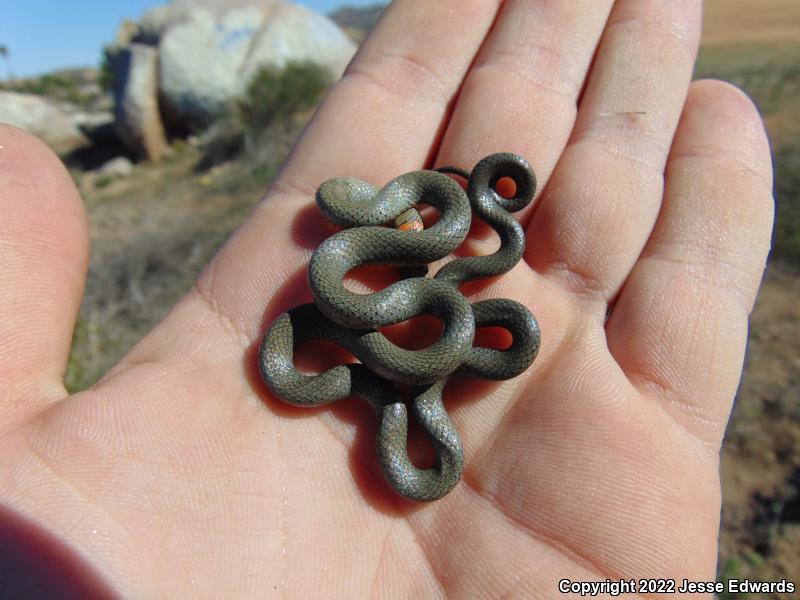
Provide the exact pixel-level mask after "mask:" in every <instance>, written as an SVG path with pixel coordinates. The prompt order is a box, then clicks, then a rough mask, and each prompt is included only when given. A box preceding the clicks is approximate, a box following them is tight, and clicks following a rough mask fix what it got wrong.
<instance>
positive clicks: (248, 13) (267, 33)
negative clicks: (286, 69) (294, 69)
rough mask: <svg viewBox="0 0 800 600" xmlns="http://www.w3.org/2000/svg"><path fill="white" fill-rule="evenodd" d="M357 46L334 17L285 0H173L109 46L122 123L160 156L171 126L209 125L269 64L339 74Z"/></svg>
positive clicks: (133, 139)
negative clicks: (311, 65) (305, 64)
mask: <svg viewBox="0 0 800 600" xmlns="http://www.w3.org/2000/svg"><path fill="white" fill-rule="evenodd" d="M354 52H355V45H354V44H353V43H352V42H351V41H350V40H349V39H348V38H347V36H346V35H345V34H344V33H343V32H342V31H341V30H340V29H339V28H338V27H337V26H336V25H335V24H334V23H333V22H332V21H331V20H329V19H328V18H327V17H324V16H322V15H320V14H318V13H315V12H313V11H311V10H309V9H306V8H303V7H300V6H296V5H293V4H289V3H286V2H281V1H280V0H173V1H172V2H169V3H168V4H165V5H162V6H157V7H155V8H153V9H151V10H149V11H147V12H146V13H145V14H144V15H143V16H142V18H141V19H140V21H139V22H138V23H135V24H133V25H131V24H130V23H128V24H125V25H124V26H123V27H121V28H120V31H119V32H118V36H117V44H116V45H115V46H111V47H109V48H107V50H106V53H107V56H108V58H109V63H110V65H111V68H112V71H113V72H114V81H115V88H116V89H115V114H116V117H117V129H118V130H119V133H120V137H121V138H122V139H123V140H124V141H125V143H126V144H127V145H129V146H130V147H131V148H132V149H133V150H135V151H137V152H139V153H140V154H142V155H144V156H146V157H148V158H151V159H155V160H157V159H158V157H160V155H161V154H163V150H164V148H165V147H166V142H165V141H164V139H165V135H164V129H166V130H167V131H168V132H169V133H170V135H175V134H178V135H185V134H189V133H192V132H196V131H198V130H201V129H203V128H205V127H207V126H208V125H209V124H211V123H212V122H213V121H214V120H215V119H216V118H217V117H219V116H220V115H221V114H223V113H224V112H225V110H226V109H227V108H228V106H229V105H230V104H231V101H232V100H233V99H234V98H236V97H238V96H240V95H241V94H242V93H243V92H244V91H245V90H246V88H247V85H248V84H249V82H250V79H251V78H252V77H253V75H254V74H255V73H256V72H257V71H258V69H259V68H261V67H262V66H277V67H282V66H285V65H286V64H287V63H288V62H290V61H313V62H317V63H319V64H321V65H323V66H325V67H327V68H328V69H329V70H330V71H331V72H332V75H333V76H334V77H338V76H339V75H341V73H342V71H343V70H344V67H345V66H346V65H347V63H348V61H349V60H350V58H351V57H352V56H353V53H354ZM153 73H156V78H155V80H154V78H153Z"/></svg>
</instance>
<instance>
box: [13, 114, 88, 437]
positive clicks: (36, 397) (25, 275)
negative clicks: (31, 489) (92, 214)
mask: <svg viewBox="0 0 800 600" xmlns="http://www.w3.org/2000/svg"><path fill="white" fill-rule="evenodd" d="M88 254H89V240H88V230H87V223H86V213H85V211H84V207H83V203H82V201H81V199H80V197H79V195H78V191H77V190H76V189H75V186H74V185H73V183H72V180H71V178H70V176H69V174H68V173H67V171H66V169H65V168H64V166H63V165H62V164H61V161H59V159H58V158H57V157H56V156H55V155H54V154H53V152H52V151H50V149H49V148H47V146H45V145H44V144H43V143H42V142H40V141H39V140H38V139H36V138H34V137H33V136H31V135H29V134H27V133H25V132H23V131H21V130H19V129H16V128H14V127H11V126H9V125H5V124H0V426H6V425H9V424H11V423H14V422H19V421H20V420H22V419H25V418H28V417H30V416H32V415H33V414H34V413H36V412H38V411H39V410H42V409H43V408H45V407H46V406H48V405H50V404H51V403H52V402H55V401H56V400H59V399H61V398H63V397H65V396H66V391H65V389H64V386H63V375H64V369H65V366H66V362H67V358H68V355H69V348H70V342H71V339H72V329H73V327H74V324H75V316H76V314H77V312H78V307H79V306H80V300H81V295H82V293H83V286H84V282H85V281H86V269H87V263H88Z"/></svg>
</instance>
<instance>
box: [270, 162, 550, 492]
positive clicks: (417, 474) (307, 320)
mask: <svg viewBox="0 0 800 600" xmlns="http://www.w3.org/2000/svg"><path fill="white" fill-rule="evenodd" d="M446 173H450V174H456V175H459V176H461V177H464V178H465V179H467V191H466V193H465V192H464V190H463V189H462V188H461V187H460V186H459V185H458V184H457V183H456V182H455V181H454V180H453V179H452V178H450V177H448V176H447V175H446ZM503 177H510V178H511V179H512V180H513V181H514V183H515V184H516V193H515V194H514V196H513V197H512V198H505V197H503V196H501V195H500V194H499V193H498V192H497V191H496V185H497V182H498V181H499V180H500V179H501V178H503ZM535 191H536V179H535V177H534V174H533V169H531V167H530V165H529V164H528V163H527V162H526V161H525V160H524V159H523V158H522V157H520V156H517V155H515V154H508V153H500V154H492V155H491V156H488V157H486V158H484V159H483V160H481V161H480V162H479V163H478V164H477V165H476V166H475V168H474V169H473V170H472V172H470V173H468V172H465V171H462V170H460V169H457V168H453V167H445V168H442V169H437V170H436V171H415V172H412V173H407V174H405V175H401V176H400V177H397V178H396V179H394V180H392V181H391V182H389V183H388V184H387V185H386V186H385V187H383V188H382V189H380V190H379V189H378V188H376V187H375V186H373V185H371V184H369V183H367V182H365V181H362V180H359V179H354V178H345V177H337V178H334V179H330V180H328V181H326V182H324V183H323V184H322V185H321V186H320V187H319V190H318V191H317V204H318V205H319V207H320V210H321V211H322V213H323V214H324V215H325V216H326V217H327V218H328V219H329V220H330V221H332V222H333V223H335V224H336V225H339V226H341V227H343V228H344V229H343V230H342V231H340V232H338V233H336V234H335V235H333V236H331V237H330V238H328V239H327V240H325V241H324V242H323V243H322V244H320V246H319V247H318V248H317V249H316V250H315V252H314V254H313V255H312V257H311V262H310V264H309V270H308V282H309V287H310V288H311V292H312V295H313V297H314V303H313V304H305V305H303V306H299V307H297V308H294V309H291V310H289V311H287V312H285V313H283V314H282V315H280V316H279V317H278V318H277V319H276V320H275V321H274V322H273V324H272V326H271V327H270V328H269V330H268V331H267V333H266V335H265V336H264V340H263V342H262V344H261V349H260V351H259V367H260V370H261V375H262V378H263V379H264V381H265V383H266V384H267V386H268V387H269V388H270V390H272V392H273V393H274V394H275V395H276V396H278V397H279V398H281V399H282V400H284V401H285V402H288V403H289V404H293V405H296V406H321V405H323V404H328V403H330V402H335V401H337V400H340V399H342V398H345V397H347V396H350V395H356V396H360V397H362V398H364V399H365V400H366V401H367V402H369V404H370V405H371V406H372V408H373V409H374V410H375V412H376V413H377V414H378V416H379V418H380V426H379V429H378V436H377V451H378V456H379V459H380V464H381V468H382V469H383V472H384V475H385V477H386V479H387V480H388V482H389V483H390V485H391V486H392V487H394V489H395V490H397V491H398V492H399V493H400V494H401V495H403V496H405V497H407V498H411V499H413V500H418V501H429V500H435V499H437V498H441V497H442V496H444V495H445V494H446V493H447V492H449V491H450V490H451V489H452V488H453V486H454V485H455V484H456V483H457V482H458V481H459V479H460V478H461V473H462V471H463V466H464V454H463V448H462V445H461V439H460V437H459V435H458V432H457V431H456V428H455V426H454V424H453V422H452V420H451V419H450V416H449V415H448V413H447V411H446V410H445V408H444V405H443V403H442V391H443V389H444V386H445V384H446V383H447V381H448V378H449V377H450V376H451V375H453V374H456V373H462V374H468V375H473V376H476V377H481V378H484V379H492V380H502V379H510V378H512V377H516V376H517V375H519V374H520V373H522V372H523V371H525V369H527V368H528V366H530V364H531V362H532V361H533V359H534V358H535V357H536V353H537V352H538V350H539V339H540V336H539V326H538V324H537V322H536V319H535V318H534V316H533V315H532V314H531V313H530V311H529V310H528V309H527V308H525V307H524V306H523V305H521V304H519V303H518V302H515V301H513V300H506V299H492V300H484V301H481V302H476V303H475V304H470V303H469V302H468V301H467V300H466V299H465V298H464V296H463V295H462V294H461V292H460V291H459V290H458V286H460V285H461V284H463V283H465V282H467V281H470V280H473V279H477V278H481V277H491V276H496V275H500V274H502V273H505V272H507V271H509V270H510V269H511V268H512V267H513V266H514V265H515V264H516V263H517V262H519V260H520V258H522V254H523V251H524V248H525V235H524V232H523V230H522V227H521V226H520V225H519V224H518V223H517V222H516V221H515V220H514V218H513V217H512V216H511V214H510V212H514V211H517V210H520V209H522V208H523V207H525V206H527V205H528V204H529V203H530V201H531V200H532V198H533V195H534V192H535ZM421 203H425V204H430V205H432V206H434V207H435V208H436V209H438V211H439V220H438V221H437V222H436V223H435V224H434V225H433V226H432V227H430V228H429V229H421V228H420V227H417V224H419V223H421V218H420V217H419V213H417V212H416V209H415V207H416V206H417V205H419V204H421ZM472 211H474V212H475V213H477V214H478V215H479V216H480V217H481V218H482V219H483V220H484V221H486V222H487V223H488V224H489V225H491V227H492V228H494V229H495V231H497V233H498V234H499V235H500V249H499V250H497V251H496V252H495V253H493V254H491V255H488V256H474V257H464V258H457V259H454V260H452V261H451V262H449V263H447V264H446V265H445V266H443V267H442V268H441V269H439V271H438V272H437V273H436V275H435V276H434V277H433V278H430V277H426V276H425V274H426V273H427V265H428V263H430V262H433V261H436V260H439V259H441V258H444V257H446V256H448V255H449V254H451V253H452V252H453V251H454V250H455V249H456V248H458V247H459V246H460V245H461V243H462V242H463V241H464V239H465V237H466V235H467V232H468V231H469V227H470V221H471V215H472ZM393 222H394V227H385V226H384V225H386V224H391V223H393ZM366 264H383V265H395V266H398V267H400V273H401V280H400V281H398V282H396V283H393V284H392V285H390V286H388V287H387V288H385V289H383V290H381V291H378V292H375V293H372V294H357V293H354V292H351V291H349V290H347V289H346V288H345V286H344V283H343V280H344V277H345V275H346V274H347V273H348V272H349V271H350V270H352V269H354V268H356V267H359V266H361V265H366ZM421 314H428V315H434V316H436V317H437V318H439V319H440V320H441V321H442V322H443V323H444V332H443V333H442V335H441V337H440V338H439V339H438V340H437V341H436V342H435V343H434V344H433V345H431V346H429V347H428V348H425V349H423V350H405V349H403V348H400V347H399V346H396V345H395V344H393V343H392V342H390V341H389V340H388V339H387V338H386V337H385V336H384V335H383V334H382V333H380V332H379V331H378V329H379V328H381V327H385V326H388V325H393V324H395V323H399V322H401V321H405V320H407V319H410V318H412V317H415V316H417V315H421ZM477 327H502V328H505V329H506V330H508V331H509V332H510V333H511V335H512V343H511V346H510V347H509V348H507V349H505V350H496V349H492V348H484V347H474V346H473V341H474V337H475V329H476V328H477ZM313 339H316V340H327V341H332V342H335V343H337V344H339V345H341V346H343V347H344V348H346V349H347V350H349V351H350V352H351V353H352V354H353V355H355V356H356V357H357V358H358V359H359V360H360V361H361V364H346V365H340V366H337V367H333V368H331V369H328V370H327V371H325V372H323V373H320V374H317V375H306V374H304V373H301V372H299V371H298V370H297V369H296V368H295V367H294V364H293V354H294V351H295V348H297V347H298V345H300V344H302V343H304V342H306V341H308V340H313ZM396 383H400V384H409V385H410V386H411V393H412V397H413V402H412V407H413V411H414V416H415V418H416V419H417V421H418V422H419V423H420V425H421V426H422V427H423V428H424V429H425V431H426V432H427V433H428V435H429V436H430V438H431V441H432V443H433V447H434V453H435V461H434V464H433V466H432V467H431V468H429V469H420V468H417V467H416V466H414V465H413V464H412V463H411V461H410V460H409V458H408V453H407V450H406V445H407V438H408V414H407V409H406V405H405V403H404V402H403V399H402V397H401V394H400V393H399V392H398V390H397V388H396V386H395V385H394V384H396Z"/></svg>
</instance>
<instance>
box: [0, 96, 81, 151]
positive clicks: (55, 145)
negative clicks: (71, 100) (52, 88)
mask: <svg viewBox="0 0 800 600" xmlns="http://www.w3.org/2000/svg"><path fill="white" fill-rule="evenodd" d="M0 122H3V123H10V124H11V125H15V126H16V127H19V128H21V129H25V130H27V131H30V132H31V133H32V134H34V135H36V136H38V137H39V138H41V139H42V140H43V141H44V142H45V143H46V144H47V145H48V146H50V147H51V148H52V149H53V150H54V151H55V152H57V153H59V154H66V153H68V152H70V151H72V150H74V149H76V148H79V147H80V146H83V145H84V144H86V143H87V141H88V140H87V139H86V137H85V136H84V135H83V133H82V132H81V130H80V128H79V127H78V123H77V122H76V120H75V118H74V116H73V114H71V113H70V111H69V110H67V108H66V107H65V106H63V105H61V104H59V103H57V102H54V101H52V100H49V99H48V98H46V97H44V96H38V95H34V94H19V93H16V92H3V91H0Z"/></svg>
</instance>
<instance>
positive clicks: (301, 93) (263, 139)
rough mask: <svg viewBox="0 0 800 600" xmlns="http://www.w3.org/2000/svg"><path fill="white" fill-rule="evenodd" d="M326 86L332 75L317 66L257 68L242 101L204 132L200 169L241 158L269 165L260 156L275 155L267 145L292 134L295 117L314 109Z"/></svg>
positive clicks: (309, 63) (265, 159)
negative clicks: (242, 156)
mask: <svg viewBox="0 0 800 600" xmlns="http://www.w3.org/2000/svg"><path fill="white" fill-rule="evenodd" d="M330 84H331V74H330V72H329V71H328V70H327V69H326V68H325V67H322V66H320V65H318V64H316V63H311V62H303V63H289V64H288V65H286V67H285V68H283V69H277V68H275V67H263V68H261V69H260V70H259V71H257V72H256V74H255V75H254V76H253V78H252V79H251V80H250V83H249V84H248V86H247V89H246V90H245V93H244V95H243V96H242V97H241V98H239V99H238V100H237V101H236V102H233V103H232V104H231V105H230V106H229V108H228V110H227V111H226V112H225V113H224V114H222V115H220V116H219V117H218V118H217V119H216V121H215V122H214V123H212V124H211V126H210V127H209V128H208V129H207V130H206V132H205V134H204V136H203V137H204V142H203V160H202V161H201V163H200V169H201V170H203V169H207V168H209V167H211V166H213V165H216V164H220V163H223V162H226V161H228V160H231V159H233V158H236V157H238V156H240V155H242V154H246V155H248V156H249V157H251V158H257V159H258V160H259V161H261V162H265V161H266V162H270V161H269V160H268V159H269V157H265V156H263V155H264V153H265V151H266V152H267V153H273V152H274V148H273V146H274V144H272V143H271V141H272V140H273V139H278V140H283V139H285V138H286V135H287V133H288V132H294V130H295V129H296V127H295V125H294V121H295V120H296V119H294V116H295V115H296V114H298V113H302V112H303V111H306V110H308V109H310V108H313V107H314V106H316V105H317V103H318V102H319V101H320V99H321V98H322V95H323V94H324V93H325V91H326V90H327V89H328V86H330Z"/></svg>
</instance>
